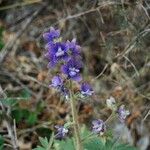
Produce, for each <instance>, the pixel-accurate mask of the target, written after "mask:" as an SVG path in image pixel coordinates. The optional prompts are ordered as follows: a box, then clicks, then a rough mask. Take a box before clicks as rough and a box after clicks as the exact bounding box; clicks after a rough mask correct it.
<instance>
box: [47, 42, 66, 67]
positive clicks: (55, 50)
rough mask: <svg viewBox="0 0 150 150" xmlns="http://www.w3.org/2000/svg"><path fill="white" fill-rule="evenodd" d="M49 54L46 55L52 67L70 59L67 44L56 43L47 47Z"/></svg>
mask: <svg viewBox="0 0 150 150" xmlns="http://www.w3.org/2000/svg"><path fill="white" fill-rule="evenodd" d="M47 49H48V52H47V54H46V56H47V58H48V59H49V61H50V63H49V66H50V67H54V66H55V65H56V64H57V63H58V62H59V61H61V60H64V61H67V60H68V59H69V57H68V53H67V51H68V46H67V45H66V44H65V43H55V44H51V45H48V46H47Z"/></svg>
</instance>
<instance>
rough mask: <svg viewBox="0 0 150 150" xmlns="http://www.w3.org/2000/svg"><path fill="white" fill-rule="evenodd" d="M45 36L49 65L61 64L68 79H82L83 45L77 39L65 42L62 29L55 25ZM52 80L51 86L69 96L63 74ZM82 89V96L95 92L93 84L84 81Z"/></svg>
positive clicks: (61, 70)
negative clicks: (57, 28) (61, 32)
mask: <svg viewBox="0 0 150 150" xmlns="http://www.w3.org/2000/svg"><path fill="white" fill-rule="evenodd" d="M43 38H44V40H45V41H46V42H47V44H46V46H45V49H46V50H47V51H46V54H45V56H46V57H47V58H48V60H49V64H48V66H49V67H50V68H55V67H56V66H57V64H61V67H60V72H61V73H62V74H64V75H65V77H66V79H70V80H73V81H76V82H80V81H81V80H82V77H81V74H80V73H81V69H82V67H83V63H82V57H81V47H80V46H79V45H78V44H77V41H76V39H73V40H71V41H69V40H67V41H66V42H63V41H62V38H61V37H60V30H55V29H54V28H53V27H51V28H50V31H48V32H46V33H44V34H43ZM51 82H52V83H51V84H50V87H53V88H56V89H57V90H58V91H59V92H61V93H62V94H63V95H64V96H65V97H66V96H67V97H68V90H67V88H66V87H65V83H64V79H63V78H62V77H61V75H57V76H54V77H53V78H52V81H51ZM80 89H81V91H80V93H81V95H82V96H91V95H92V94H93V90H92V88H91V86H90V85H89V84H87V83H83V84H82V85H81V88H80Z"/></svg>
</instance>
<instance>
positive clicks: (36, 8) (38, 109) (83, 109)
mask: <svg viewBox="0 0 150 150" xmlns="http://www.w3.org/2000/svg"><path fill="white" fill-rule="evenodd" d="M50 26H54V27H57V28H60V29H61V31H62V36H63V37H64V38H65V39H71V38H73V37H76V38H77V40H78V42H79V43H80V45H81V46H82V50H83V51H82V52H83V53H82V54H83V57H84V64H85V66H84V70H83V75H84V78H85V79H86V80H87V81H89V82H90V83H91V84H92V85H93V87H94V90H95V91H96V94H95V96H94V99H90V100H87V101H86V102H80V103H79V111H80V113H79V114H80V115H79V120H80V122H81V123H85V124H87V125H89V122H90V121H91V120H92V119H93V118H95V117H100V118H103V119H104V120H106V119H107V118H108V117H109V115H110V113H111V111H110V110H109V109H106V107H105V100H106V98H108V97H109V96H110V95H112V96H114V97H115V98H116V101H117V102H118V103H119V104H122V103H123V104H125V105H127V106H128V108H129V110H130V111H131V115H130V116H129V117H128V119H127V121H126V125H127V127H128V128H126V129H125V132H123V133H122V138H123V139H124V140H125V141H128V142H130V143H131V144H133V145H136V146H137V147H140V148H141V150H142V148H143V150H146V147H147V150H148V149H150V146H149V148H148V145H149V144H150V143H149V140H150V137H149V135H150V82H149V76H150V53H149V52H150V42H149V41H150V1H149V0H24V1H22V0H14V1H11V0H0V87H1V88H0V98H1V100H2V99H4V98H5V99H11V100H14V99H15V102H16V103H17V104H13V106H12V105H11V106H10V104H9V105H6V106H5V105H3V107H1V113H0V115H1V117H0V120H1V126H0V134H1V135H2V136H3V137H4V138H5V144H6V150H7V149H9V148H8V147H9V145H10V138H9V137H8V136H7V128H6V124H7V125H8V124H9V125H10V128H11V129H12V130H13V131H14V127H15V129H16V131H17V132H16V133H17V140H18V141H19V146H20V149H22V150H24V149H26V150H30V149H31V148H33V147H35V146H36V145H37V142H38V136H49V134H50V133H51V131H52V130H53V126H54V124H56V123H57V124H63V123H64V122H65V121H66V120H67V119H68V115H69V113H70V108H69V107H68V104H67V103H65V102H64V101H60V100H59V95H57V94H56V92H55V91H53V90H52V89H49V88H48V85H49V83H50V80H51V77H52V75H53V74H52V73H51V70H50V69H49V70H48V69H47V60H46V59H45V58H44V41H43V39H42V33H43V32H44V31H47V30H48V29H49V27H50ZM75 90H76V89H75ZM12 103H13V102H12ZM16 114H21V115H22V116H21V117H20V116H19V115H18V116H17V115H16ZM25 114H26V115H29V116H30V117H28V118H25V116H24V115H25ZM31 114H33V115H31ZM12 118H17V119H18V120H16V121H13V119H12ZM110 126H113V127H114V128H116V130H117V132H116V133H115V134H116V136H118V132H119V133H120V132H122V131H121V129H120V128H121V125H120V124H119V122H116V121H113V120H112V122H111V124H110ZM11 129H10V130H11ZM13 131H12V132H13ZM10 132H11V131H10ZM129 133H131V135H130V136H129ZM14 142H15V141H14ZM144 146H145V147H144Z"/></svg>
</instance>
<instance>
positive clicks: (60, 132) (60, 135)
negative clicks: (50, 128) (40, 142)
mask: <svg viewBox="0 0 150 150" xmlns="http://www.w3.org/2000/svg"><path fill="white" fill-rule="evenodd" d="M55 128H56V129H57V134H56V135H55V137H56V138H57V139H63V138H65V137H66V135H67V134H68V132H69V130H68V129H67V128H65V127H64V126H58V125H57V126H55Z"/></svg>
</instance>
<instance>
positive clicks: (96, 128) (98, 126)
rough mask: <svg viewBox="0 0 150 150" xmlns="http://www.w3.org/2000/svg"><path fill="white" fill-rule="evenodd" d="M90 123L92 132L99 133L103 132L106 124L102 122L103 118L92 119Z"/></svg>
mask: <svg viewBox="0 0 150 150" xmlns="http://www.w3.org/2000/svg"><path fill="white" fill-rule="evenodd" d="M92 125H93V126H92V130H93V132H94V133H96V134H100V135H103V134H104V132H105V130H106V125H105V123H104V122H103V120H101V119H98V120H94V121H92Z"/></svg>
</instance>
